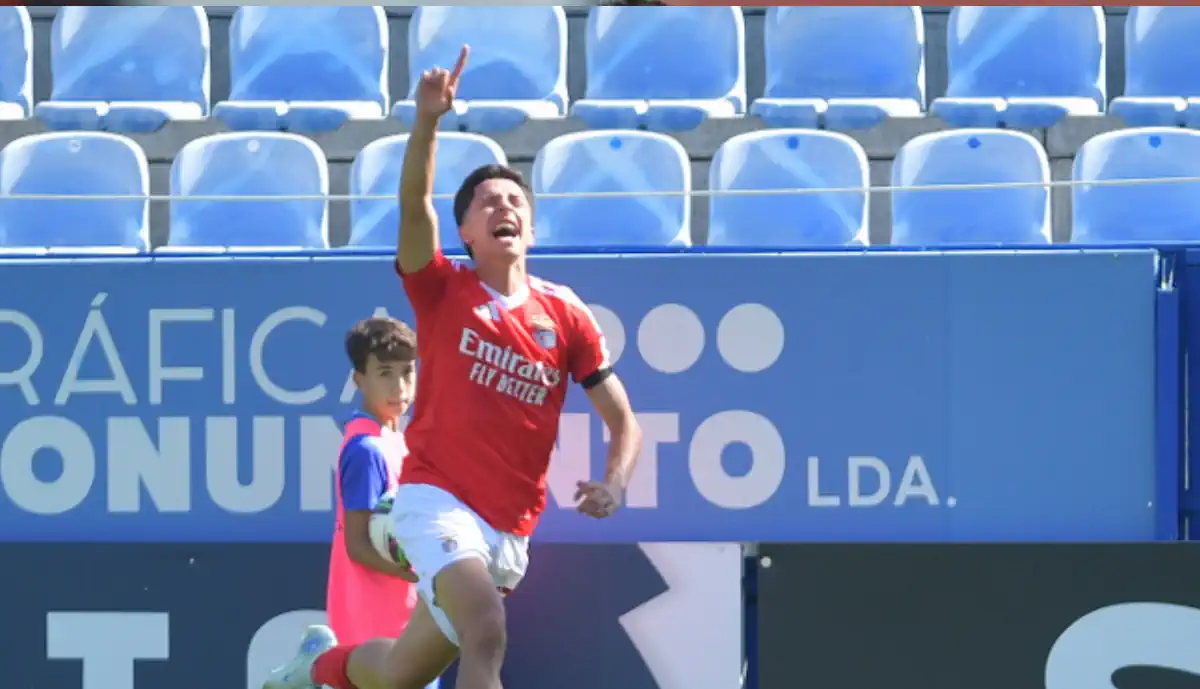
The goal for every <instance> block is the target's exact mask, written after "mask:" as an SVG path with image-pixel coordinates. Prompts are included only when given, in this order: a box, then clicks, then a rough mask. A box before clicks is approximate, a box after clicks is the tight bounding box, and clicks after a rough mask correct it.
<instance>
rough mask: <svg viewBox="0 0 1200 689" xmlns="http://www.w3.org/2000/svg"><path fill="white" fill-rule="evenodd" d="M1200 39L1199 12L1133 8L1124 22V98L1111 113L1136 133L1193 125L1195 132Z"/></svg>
mask: <svg viewBox="0 0 1200 689" xmlns="http://www.w3.org/2000/svg"><path fill="white" fill-rule="evenodd" d="M1197 36H1200V7H1131V8H1130V9H1129V16H1128V17H1127V18H1126V19H1125V95H1124V96H1122V97H1120V98H1114V99H1113V102H1112V104H1111V105H1110V106H1109V108H1108V110H1109V112H1110V113H1112V114H1113V115H1116V116H1117V117H1120V118H1121V119H1123V120H1125V123H1126V124H1127V125H1129V126H1132V127H1145V126H1165V127H1170V126H1177V125H1181V124H1185V123H1187V121H1188V120H1189V119H1191V120H1192V121H1193V123H1192V124H1191V125H1190V126H1196V122H1198V121H1200V117H1197V115H1200V74H1198V73H1197V72H1196V70H1195V68H1194V67H1193V66H1194V65H1196V64H1198V63H1200V41H1197V40H1196V37H1197ZM1189 106H1190V107H1189ZM1189 113H1191V115H1192V116H1191V117H1190V118H1189V116H1188V115H1189Z"/></svg>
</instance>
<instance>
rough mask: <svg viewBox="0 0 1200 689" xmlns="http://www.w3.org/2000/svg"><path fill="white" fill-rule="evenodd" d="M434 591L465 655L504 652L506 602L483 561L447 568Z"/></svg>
mask: <svg viewBox="0 0 1200 689" xmlns="http://www.w3.org/2000/svg"><path fill="white" fill-rule="evenodd" d="M434 588H435V596H436V598H437V599H438V604H439V606H441V607H442V609H443V610H444V611H445V612H446V616H447V617H449V618H450V622H451V624H453V625H454V631H455V634H457V636H458V646H459V650H460V651H461V652H462V654H463V655H477V654H479V655H488V656H490V655H502V654H503V653H504V647H505V645H506V643H507V641H508V637H507V633H506V630H505V626H506V625H505V617H504V601H503V599H502V598H501V597H500V594H499V593H498V592H497V591H496V585H495V583H494V582H493V581H492V577H491V574H490V573H489V572H488V570H487V565H486V564H485V563H484V562H483V561H482V560H476V559H467V560H461V561H459V562H456V563H454V564H453V565H451V566H450V567H447V568H446V569H445V570H443V571H442V572H440V573H439V574H438V575H437V580H436V581H435V582H434Z"/></svg>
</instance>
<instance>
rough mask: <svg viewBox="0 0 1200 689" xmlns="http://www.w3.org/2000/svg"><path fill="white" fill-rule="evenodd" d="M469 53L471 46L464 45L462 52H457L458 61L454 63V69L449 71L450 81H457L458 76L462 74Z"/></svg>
mask: <svg viewBox="0 0 1200 689" xmlns="http://www.w3.org/2000/svg"><path fill="white" fill-rule="evenodd" d="M470 55H471V46H469V45H464V46H463V47H462V52H460V53H459V54H458V62H457V63H455V65H454V71H453V72H451V73H450V81H451V82H454V83H457V82H458V79H459V77H461V76H462V73H463V69H465V68H466V66H467V58H468V57H470Z"/></svg>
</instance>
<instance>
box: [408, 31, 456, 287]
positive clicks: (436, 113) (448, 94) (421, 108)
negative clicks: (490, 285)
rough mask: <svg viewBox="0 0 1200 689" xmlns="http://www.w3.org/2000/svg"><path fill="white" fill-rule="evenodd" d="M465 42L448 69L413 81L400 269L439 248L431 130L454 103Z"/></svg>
mask: <svg viewBox="0 0 1200 689" xmlns="http://www.w3.org/2000/svg"><path fill="white" fill-rule="evenodd" d="M469 54H470V48H469V47H468V46H463V49H462V52H461V53H460V54H459V56H458V63H457V64H456V65H454V69H453V70H452V71H449V72H447V71H446V70H444V69H441V68H435V69H432V70H430V71H428V72H425V73H424V74H422V75H421V83H420V84H419V85H418V86H417V91H416V97H417V119H416V122H414V123H413V127H412V132H411V133H410V134H409V137H408V149H407V150H406V151H405V153H404V170H403V172H402V173H401V177H400V240H399V242H397V244H396V262H397V264H398V265H399V266H400V270H401V271H402V272H404V273H405V274H412V273H415V272H417V271H419V270H421V269H422V268H424V267H425V266H426V265H427V264H428V263H429V261H430V260H432V259H433V254H434V252H435V251H437V249H438V222H437V213H436V212H435V211H434V209H433V175H434V169H435V164H434V157H435V155H436V153H437V143H436V141H435V136H436V132H437V128H438V122H439V121H440V120H441V118H442V115H445V114H446V113H447V112H448V111H449V110H450V108H451V107H453V105H454V96H455V94H456V93H457V92H458V82H459V80H460V79H461V78H462V72H463V68H464V67H466V66H467V56H468V55H469Z"/></svg>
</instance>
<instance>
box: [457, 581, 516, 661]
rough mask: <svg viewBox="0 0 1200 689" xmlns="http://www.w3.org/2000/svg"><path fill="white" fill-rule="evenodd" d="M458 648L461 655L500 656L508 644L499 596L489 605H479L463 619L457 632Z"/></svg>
mask: <svg viewBox="0 0 1200 689" xmlns="http://www.w3.org/2000/svg"><path fill="white" fill-rule="evenodd" d="M458 644H459V649H460V650H461V651H462V653H463V655H480V656H487V657H500V656H503V655H504V648H505V646H506V645H507V644H508V631H507V624H506V622H505V618H504V605H503V603H501V602H500V598H499V596H497V597H496V598H495V600H494V601H493V602H492V604H490V605H486V606H484V605H481V606H480V607H479V608H478V609H476V610H475V611H473V613H472V614H471V615H470V616H469V617H467V619H465V620H464V621H463V628H462V630H461V631H459V632H458Z"/></svg>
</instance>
